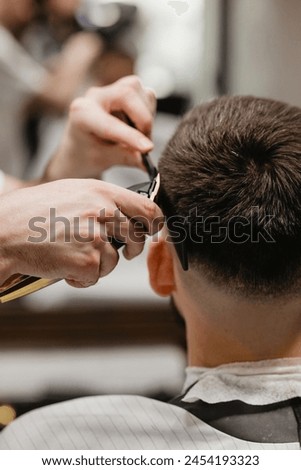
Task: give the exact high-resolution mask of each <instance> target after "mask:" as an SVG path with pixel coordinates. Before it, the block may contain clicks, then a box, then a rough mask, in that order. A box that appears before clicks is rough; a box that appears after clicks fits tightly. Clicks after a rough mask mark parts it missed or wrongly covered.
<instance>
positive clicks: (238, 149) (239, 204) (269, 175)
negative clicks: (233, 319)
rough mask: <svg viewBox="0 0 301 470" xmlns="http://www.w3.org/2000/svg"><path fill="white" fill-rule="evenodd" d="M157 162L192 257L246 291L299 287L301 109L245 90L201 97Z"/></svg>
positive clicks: (217, 278)
mask: <svg viewBox="0 0 301 470" xmlns="http://www.w3.org/2000/svg"><path fill="white" fill-rule="evenodd" d="M159 171H160V174H161V181H162V187H163V191H164V193H165V195H166V196H167V199H168V203H167V202H166V198H164V199H163V201H162V204H161V205H162V209H163V212H164V213H165V214H166V215H169V216H170V215H171V212H170V207H172V213H173V214H174V215H178V216H180V217H188V218H187V226H188V227H189V230H188V231H187V238H186V241H185V244H186V249H187V253H188V259H189V266H194V267H196V268H198V267H202V272H204V273H205V275H207V277H208V279H210V280H211V281H213V282H215V283H218V284H219V285H223V286H224V287H226V288H229V289H231V290H233V289H234V291H236V292H238V293H241V294H243V295H247V296H260V297H262V296H277V295H283V294H288V293H289V294H291V293H293V292H295V293H296V292H297V291H298V292H299V291H300V292H301V288H300V286H301V282H300V280H301V109H299V108H297V107H293V106H289V105H287V104H284V103H281V102H278V101H274V100H269V99H263V98H255V97H251V96H232V97H227V96H226V97H222V98H218V99H215V100H213V101H211V102H208V103H206V104H202V105H200V106H198V107H196V108H195V109H193V110H192V111H191V112H189V113H188V114H187V115H186V116H184V118H183V120H182V121H181V123H180V125H179V126H178V129H177V130H176V132H175V134H174V136H173V137H172V139H171V140H170V142H169V143H168V145H167V147H166V149H165V151H164V152H163V155H162V157H161V159H160V162H159ZM164 201H165V202H164Z"/></svg>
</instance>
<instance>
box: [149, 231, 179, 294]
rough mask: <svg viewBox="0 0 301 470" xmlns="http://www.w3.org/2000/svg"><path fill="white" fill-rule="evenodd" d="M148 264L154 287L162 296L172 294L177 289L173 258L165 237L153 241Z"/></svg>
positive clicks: (151, 283) (150, 278)
mask: <svg viewBox="0 0 301 470" xmlns="http://www.w3.org/2000/svg"><path fill="white" fill-rule="evenodd" d="M147 264H148V271H149V280H150V285H151V287H152V289H153V290H154V291H155V292H156V293H157V294H159V295H161V296H164V297H165V296H170V295H171V294H172V292H174V291H175V279H174V270H173V260H172V254H171V252H170V249H169V247H168V246H167V243H166V241H165V240H164V239H163V238H161V239H160V240H159V241H156V242H152V243H151V246H150V249H149V253H148V259H147Z"/></svg>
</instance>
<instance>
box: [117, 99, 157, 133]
mask: <svg viewBox="0 0 301 470" xmlns="http://www.w3.org/2000/svg"><path fill="white" fill-rule="evenodd" d="M151 108H152V106H151V107H150V106H149V103H148V97H147V95H145V94H144V93H143V94H141V95H140V94H139V93H137V92H135V91H134V90H133V91H131V92H130V93H126V94H123V95H122V96H121V97H119V96H118V97H116V98H115V100H112V103H111V110H112V111H113V112H114V111H122V112H123V113H124V114H125V115H126V116H128V117H129V118H130V120H131V121H132V122H133V123H134V125H135V127H136V128H137V129H138V130H139V131H141V132H142V133H143V134H146V135H150V134H151V131H152V126H153V114H152V109H151Z"/></svg>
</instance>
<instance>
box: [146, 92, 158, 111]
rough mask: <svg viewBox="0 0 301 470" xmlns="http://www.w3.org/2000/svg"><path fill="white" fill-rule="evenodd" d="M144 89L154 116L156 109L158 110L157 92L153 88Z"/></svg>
mask: <svg viewBox="0 0 301 470" xmlns="http://www.w3.org/2000/svg"><path fill="white" fill-rule="evenodd" d="M144 91H145V95H146V97H147V101H148V106H149V109H150V111H151V113H152V115H153V116H154V115H155V113H156V110H157V98H156V93H155V92H154V90H153V89H152V88H145V89H144Z"/></svg>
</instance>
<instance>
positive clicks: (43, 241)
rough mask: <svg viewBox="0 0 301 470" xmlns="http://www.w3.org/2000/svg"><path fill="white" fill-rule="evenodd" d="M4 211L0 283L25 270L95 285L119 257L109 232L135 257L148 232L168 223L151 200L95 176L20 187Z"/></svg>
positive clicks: (1, 208)
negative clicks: (96, 178)
mask: <svg viewBox="0 0 301 470" xmlns="http://www.w3.org/2000/svg"><path fill="white" fill-rule="evenodd" d="M50 208H52V209H51V210H52V211H54V214H55V219H54V218H52V219H51V214H50ZM0 212H1V215H0V217H1V220H5V221H6V224H5V225H4V224H2V225H1V229H0V284H3V283H4V282H5V281H6V279H8V278H9V277H10V276H11V275H12V274H15V273H21V274H30V275H33V276H38V277H43V278H48V279H57V278H64V279H66V280H67V281H68V282H69V283H70V284H71V285H73V286H75V287H87V286H90V285H93V284H95V283H96V282H97V281H98V279H99V278H100V277H103V276H106V275H107V274H109V273H110V272H111V271H112V270H113V269H114V267H115V266H116V264H117V262H118V258H119V255H118V252H117V250H116V249H115V248H114V247H113V246H112V244H111V243H109V242H108V237H113V238H117V239H118V240H121V241H123V242H124V243H125V248H124V254H125V256H126V258H128V259H131V258H133V257H135V256H137V255H138V254H140V253H141V251H142V250H143V246H144V238H145V233H149V234H153V233H156V232H157V231H158V230H159V221H160V222H162V218H161V216H162V214H161V211H160V209H159V208H158V206H156V204H154V203H153V202H152V201H150V200H149V199H147V198H145V197H143V196H140V195H138V194H136V193H134V192H132V191H128V190H126V189H123V188H120V187H118V186H115V185H112V184H108V183H104V182H101V181H97V180H90V179H89V180H75V179H69V180H64V181H56V182H53V183H48V184H44V185H39V186H36V187H32V188H25V189H19V190H15V191H13V192H10V193H7V194H5V195H4V196H2V197H1V206H0ZM133 218H134V219H135V220H133ZM136 221H137V222H140V227H139V228H137V227H136V225H135V224H136ZM141 223H142V224H143V226H144V229H143V230H142V229H141ZM37 228H38V230H37ZM41 229H42V230H41ZM29 240H30V241H29Z"/></svg>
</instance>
